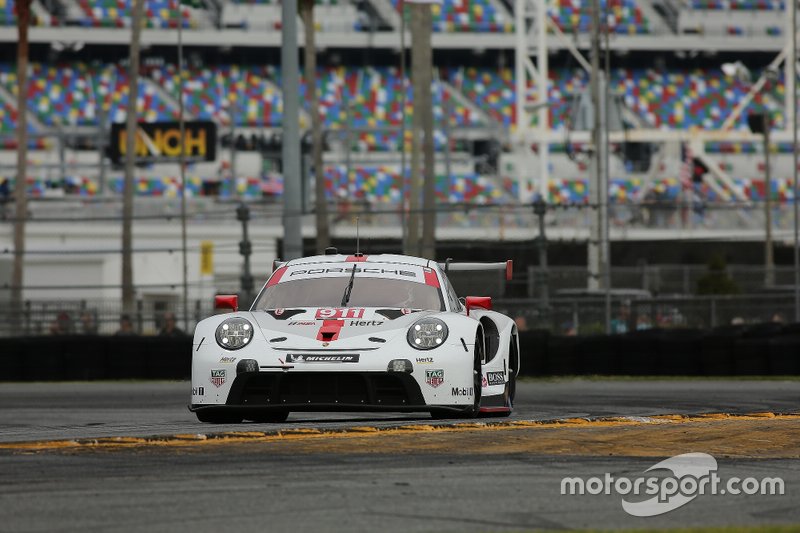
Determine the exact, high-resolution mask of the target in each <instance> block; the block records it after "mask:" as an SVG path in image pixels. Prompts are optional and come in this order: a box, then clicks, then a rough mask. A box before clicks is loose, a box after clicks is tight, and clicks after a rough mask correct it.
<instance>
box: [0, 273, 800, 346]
mask: <svg viewBox="0 0 800 533" xmlns="http://www.w3.org/2000/svg"><path fill="white" fill-rule="evenodd" d="M483 289H486V285H485V284H484V287H482V290H483ZM490 292H491V291H490ZM644 295H646V293H645V291H627V290H617V289H615V290H614V291H612V293H611V298H610V316H609V321H610V324H611V332H612V333H615V334H621V333H626V332H632V331H641V330H647V329H653V328H659V329H671V328H687V327H691V328H715V327H719V326H725V325H731V324H733V325H736V324H738V325H749V324H757V323H761V322H768V321H776V322H787V321H791V320H793V319H794V317H795V299H794V293H793V292H791V291H784V292H776V293H774V294H768V293H766V294H764V293H762V294H739V295H712V296H670V297H660V298H652V297H644ZM240 301H242V302H244V301H245V300H244V299H241V300H240ZM493 305H494V309H495V310H497V311H500V312H502V313H504V314H507V315H509V316H511V317H512V318H514V319H515V320H516V321H517V323H518V324H519V325H520V328H527V329H540V330H546V331H549V332H551V333H553V334H556V335H568V336H569V335H592V334H598V333H605V331H606V327H605V326H606V306H605V299H604V296H603V294H602V293H601V292H597V291H595V292H588V293H587V294H584V295H580V296H570V297H557V298H550V299H548V300H546V301H544V300H542V299H539V298H536V299H534V298H528V299H495V300H494V303H493ZM215 312H216V311H215V310H214V308H213V302H212V301H211V300H210V299H203V300H190V301H189V302H188V305H187V306H186V307H185V308H184V307H183V305H182V301H181V300H180V299H179V298H175V299H171V300H169V301H162V300H158V301H151V300H146V299H141V300H137V301H136V304H135V308H134V310H133V311H132V312H129V313H126V312H124V311H123V309H122V304H121V302H120V300H118V299H115V300H108V299H106V300H63V299H60V300H27V301H25V302H24V303H23V308H22V310H21V312H15V311H13V310H12V309H11V308H10V307H9V306H8V304H6V303H4V304H3V305H2V306H0V337H17V336H31V337H36V336H49V335H95V334H99V335H113V334H115V333H117V332H118V331H120V330H121V329H124V328H125V326H124V325H123V324H122V322H123V320H121V319H122V318H123V317H127V318H129V319H130V330H129V331H125V333H133V334H136V335H142V336H155V335H159V334H161V333H164V331H163V330H164V328H165V325H166V318H168V317H170V316H171V317H174V318H175V326H176V327H177V328H178V329H180V330H182V331H185V332H187V333H189V334H191V333H192V332H193V331H194V327H195V325H196V324H197V322H199V321H200V320H202V319H204V318H206V317H208V316H211V315H213V314H214V313H215Z"/></svg>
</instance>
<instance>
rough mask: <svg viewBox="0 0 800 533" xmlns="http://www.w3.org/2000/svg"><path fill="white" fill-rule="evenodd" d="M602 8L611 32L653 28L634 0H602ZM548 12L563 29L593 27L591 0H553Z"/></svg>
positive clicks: (582, 30) (639, 31)
mask: <svg viewBox="0 0 800 533" xmlns="http://www.w3.org/2000/svg"><path fill="white" fill-rule="evenodd" d="M600 10H601V20H607V21H608V22H607V23H608V24H609V30H610V31H611V32H612V33H618V34H629V35H636V34H645V33H649V32H650V23H649V21H648V20H647V18H646V17H645V16H644V15H643V14H642V11H641V9H639V7H638V6H637V5H636V2H635V1H634V0H600ZM548 13H549V14H550V16H551V17H552V19H553V20H554V21H555V23H556V24H557V25H558V27H559V28H560V29H561V31H564V32H567V33H585V32H588V31H590V30H591V26H592V12H591V2H589V0H551V2H550V4H549V7H548ZM603 15H605V16H603Z"/></svg>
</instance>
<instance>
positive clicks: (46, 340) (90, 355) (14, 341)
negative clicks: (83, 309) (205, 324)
mask: <svg viewBox="0 0 800 533" xmlns="http://www.w3.org/2000/svg"><path fill="white" fill-rule="evenodd" d="M191 354H192V339H191V337H183V338H163V337H101V336H93V335H82V336H78V335H75V336H57V337H31V338H14V337H8V338H0V365H2V366H0V368H1V369H2V371H0V381H85V380H98V379H189V376H190V374H191V364H192V363H191V361H192V355H191Z"/></svg>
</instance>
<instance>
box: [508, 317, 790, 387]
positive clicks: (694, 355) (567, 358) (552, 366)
mask: <svg viewBox="0 0 800 533" xmlns="http://www.w3.org/2000/svg"><path fill="white" fill-rule="evenodd" d="M520 345H521V347H522V361H521V375H523V376H581V375H624V376H790V375H798V374H800V324H788V325H782V324H776V323H772V322H768V323H763V324H753V325H749V326H725V327H720V328H715V329H712V330H699V329H688V328H687V329H649V330H643V331H634V332H631V333H626V334H624V335H592V336H584V337H563V336H556V335H551V334H549V332H547V331H544V330H541V331H539V330H537V331H523V332H520Z"/></svg>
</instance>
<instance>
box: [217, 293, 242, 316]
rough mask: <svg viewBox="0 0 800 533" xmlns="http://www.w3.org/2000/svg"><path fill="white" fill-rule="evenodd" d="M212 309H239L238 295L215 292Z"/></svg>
mask: <svg viewBox="0 0 800 533" xmlns="http://www.w3.org/2000/svg"><path fill="white" fill-rule="evenodd" d="M214 309H230V310H231V311H233V312H234V313H235V312H236V311H238V310H239V297H238V296H237V295H235V294H217V295H216V296H214Z"/></svg>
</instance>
